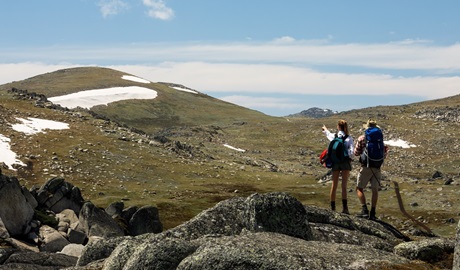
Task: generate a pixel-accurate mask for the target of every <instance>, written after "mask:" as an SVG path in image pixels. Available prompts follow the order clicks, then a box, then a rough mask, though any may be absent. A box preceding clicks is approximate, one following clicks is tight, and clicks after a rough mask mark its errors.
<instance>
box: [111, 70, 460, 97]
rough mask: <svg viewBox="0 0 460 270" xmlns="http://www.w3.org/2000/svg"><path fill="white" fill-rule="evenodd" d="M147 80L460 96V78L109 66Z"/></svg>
mask: <svg viewBox="0 0 460 270" xmlns="http://www.w3.org/2000/svg"><path fill="white" fill-rule="evenodd" d="M109 67H111V68H114V69H118V70H122V71H125V72H129V73H131V74H137V75H139V76H142V77H144V78H147V79H149V80H151V81H168V82H175V83H180V84H183V85H185V86H187V87H191V88H193V89H197V90H199V91H200V92H204V93H207V92H240V93H241V92H244V93H271V94H273V93H283V94H305V95H307V94H320V95H412V96H421V97H425V98H440V97H447V96H451V95H456V94H458V93H459V90H458V89H459V88H458V85H460V76H451V77H437V76H426V77H422V76H415V77H395V76H391V75H386V74H372V73H356V74H348V73H339V72H335V73H327V72H319V71H316V70H313V69H308V68H303V67H292V66H287V65H268V64H257V65H256V64H228V63H225V64H218V63H205V62H187V63H173V62H170V63H163V64H159V65H155V66H140V65H134V66H130V65H125V66H109Z"/></svg>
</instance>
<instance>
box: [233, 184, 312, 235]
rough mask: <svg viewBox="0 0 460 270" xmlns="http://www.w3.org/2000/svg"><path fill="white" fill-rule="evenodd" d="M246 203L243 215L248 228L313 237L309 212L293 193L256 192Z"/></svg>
mask: <svg viewBox="0 0 460 270" xmlns="http://www.w3.org/2000/svg"><path fill="white" fill-rule="evenodd" d="M244 204H245V208H244V210H243V213H242V215H243V223H244V225H245V227H246V229H248V230H250V231H255V232H278V233H282V234H286V235H290V236H294V237H298V238H302V239H305V240H311V239H312V233H311V229H310V226H309V225H308V220H307V212H306V211H305V208H304V206H303V205H302V203H300V201H298V200H297V199H296V198H294V197H292V196H291V195H289V194H287V193H283V192H274V193H268V194H258V193H255V194H253V195H251V196H249V197H248V198H247V199H246V200H245V202H244Z"/></svg>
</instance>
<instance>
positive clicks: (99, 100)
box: [48, 86, 158, 109]
mask: <svg viewBox="0 0 460 270" xmlns="http://www.w3.org/2000/svg"><path fill="white" fill-rule="evenodd" d="M157 95H158V93H157V91H155V90H152V89H149V88H145V87H139V86H128V87H112V88H105V89H97V90H87V91H81V92H77V93H73V94H69V95H64V96H58V97H52V98H49V99H48V100H50V101H51V102H53V103H55V104H59V105H61V106H63V107H67V108H69V109H74V108H77V107H81V108H86V109H90V108H91V107H93V106H96V105H107V104H109V103H111V102H115V101H121V100H127V99H154V98H156V97H157Z"/></svg>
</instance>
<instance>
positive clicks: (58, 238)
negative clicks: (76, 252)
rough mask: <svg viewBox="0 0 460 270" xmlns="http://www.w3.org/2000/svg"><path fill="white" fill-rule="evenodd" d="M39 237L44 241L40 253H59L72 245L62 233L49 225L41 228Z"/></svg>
mask: <svg viewBox="0 0 460 270" xmlns="http://www.w3.org/2000/svg"><path fill="white" fill-rule="evenodd" d="M39 236H40V239H42V244H41V246H40V251H47V252H58V251H61V250H62V249H63V248H64V247H65V246H67V245H68V244H70V242H69V241H68V240H67V239H66V238H65V237H64V236H62V234H61V233H59V232H58V231H57V230H55V229H54V228H52V227H50V226H47V225H43V226H41V227H40V231H39Z"/></svg>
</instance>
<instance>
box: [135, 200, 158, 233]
mask: <svg viewBox="0 0 460 270" xmlns="http://www.w3.org/2000/svg"><path fill="white" fill-rule="evenodd" d="M128 230H129V234H130V235H132V236H136V235H141V234H144V233H160V232H162V231H163V225H162V224H161V221H160V215H159V213H158V208H156V207H153V206H144V207H141V208H139V210H137V211H136V213H134V215H133V216H132V217H131V219H130V220H129V227H128Z"/></svg>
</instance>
